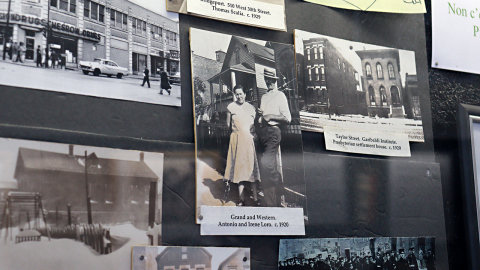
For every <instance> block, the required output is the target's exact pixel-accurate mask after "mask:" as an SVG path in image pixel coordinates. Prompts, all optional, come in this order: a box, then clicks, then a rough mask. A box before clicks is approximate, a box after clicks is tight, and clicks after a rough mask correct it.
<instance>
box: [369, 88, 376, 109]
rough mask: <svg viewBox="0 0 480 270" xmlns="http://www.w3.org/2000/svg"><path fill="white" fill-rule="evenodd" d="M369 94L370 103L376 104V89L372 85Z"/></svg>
mask: <svg viewBox="0 0 480 270" xmlns="http://www.w3.org/2000/svg"><path fill="white" fill-rule="evenodd" d="M368 96H369V99H370V105H371V106H375V90H374V89H373V87H372V86H369V87H368Z"/></svg>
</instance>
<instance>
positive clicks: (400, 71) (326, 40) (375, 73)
mask: <svg viewBox="0 0 480 270" xmlns="http://www.w3.org/2000/svg"><path fill="white" fill-rule="evenodd" d="M294 34H295V53H296V55H295V59H296V67H297V78H298V89H299V90H298V94H299V106H300V119H301V127H302V130H305V131H312V132H323V127H325V126H328V127H336V128H343V129H350V130H362V131H371V132H379V133H399V134H407V135H408V138H409V140H410V141H416V142H423V141H424V135H423V126H422V112H421V109H420V102H421V100H420V93H422V92H424V91H426V90H425V89H420V88H419V86H418V83H417V71H416V62H415V53H414V52H413V51H407V50H400V49H395V48H387V47H382V46H376V45H371V44H366V43H360V42H354V41H349V40H343V39H338V38H334V37H329V36H325V35H320V34H315V33H309V32H305V31H301V30H295V31H294Z"/></svg>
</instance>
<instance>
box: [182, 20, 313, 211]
mask: <svg viewBox="0 0 480 270" xmlns="http://www.w3.org/2000/svg"><path fill="white" fill-rule="evenodd" d="M190 46H191V50H192V51H191V58H192V79H193V85H194V102H195V131H196V147H197V164H196V165H197V214H198V213H199V211H200V207H201V206H202V205H205V206H261V207H297V208H304V214H305V215H306V195H305V194H306V193H305V179H304V168H303V153H302V137H301V130H300V119H299V111H298V100H297V99H298V94H297V83H296V78H295V64H294V48H293V46H292V45H287V44H281V43H275V42H268V41H261V40H253V39H247V38H242V37H237V36H232V35H227V34H220V33H215V32H209V31H204V30H198V29H194V28H191V29H190Z"/></svg>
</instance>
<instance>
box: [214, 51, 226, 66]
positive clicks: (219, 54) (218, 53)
mask: <svg viewBox="0 0 480 270" xmlns="http://www.w3.org/2000/svg"><path fill="white" fill-rule="evenodd" d="M215 54H216V59H217V62H220V63H223V61H225V55H227V53H225V52H224V51H222V50H218V51H216V52H215Z"/></svg>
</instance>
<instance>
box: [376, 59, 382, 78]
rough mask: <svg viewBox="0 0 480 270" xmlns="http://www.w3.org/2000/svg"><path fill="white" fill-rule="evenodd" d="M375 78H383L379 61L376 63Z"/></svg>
mask: <svg viewBox="0 0 480 270" xmlns="http://www.w3.org/2000/svg"><path fill="white" fill-rule="evenodd" d="M377 78H379V79H383V69H382V65H381V64H380V63H377Z"/></svg>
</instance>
